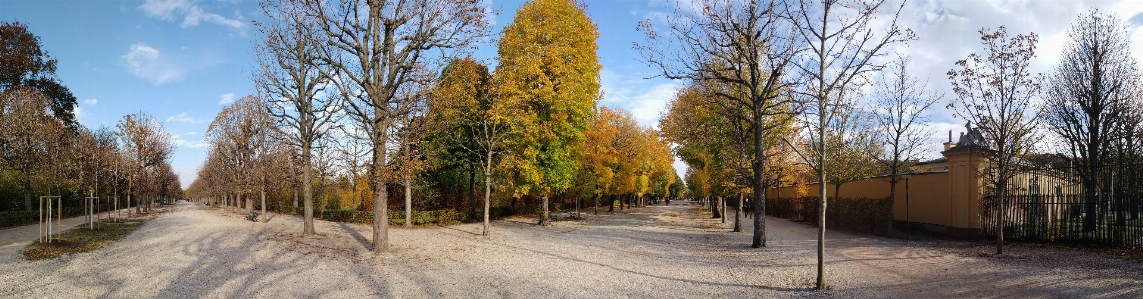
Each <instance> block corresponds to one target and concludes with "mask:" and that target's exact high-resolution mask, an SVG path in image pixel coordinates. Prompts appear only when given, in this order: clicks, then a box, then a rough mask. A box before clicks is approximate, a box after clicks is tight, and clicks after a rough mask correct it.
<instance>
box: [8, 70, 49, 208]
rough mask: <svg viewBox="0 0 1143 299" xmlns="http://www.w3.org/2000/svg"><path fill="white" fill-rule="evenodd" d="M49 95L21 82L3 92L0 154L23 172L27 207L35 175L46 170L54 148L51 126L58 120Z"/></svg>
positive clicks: (30, 200) (26, 206)
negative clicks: (53, 115)
mask: <svg viewBox="0 0 1143 299" xmlns="http://www.w3.org/2000/svg"><path fill="white" fill-rule="evenodd" d="M48 102H49V99H48V98H47V97H46V96H44V95H43V94H41V93H40V92H38V91H36V90H34V89H31V88H27V87H22V86H17V87H14V88H8V89H5V90H4V91H3V93H0V148H2V149H3V150H2V151H0V158H2V159H3V161H4V164H5V165H6V166H7V167H8V168H10V169H14V170H16V171H18V172H20V179H19V181H20V183H21V185H22V187H23V189H24V190H23V191H24V209H25V211H31V210H32V209H33V205H32V177H33V175H35V174H38V173H40V172H42V171H46V170H47V167H45V165H44V164H45V163H51V162H52V161H50V160H47V155H48V151H50V150H57V151H58V150H61V149H51V148H50V147H51V143H52V141H51V139H52V138H55V137H56V136H52V135H51V133H52V132H55V131H56V130H53V129H51V128H50V127H51V126H52V125H53V124H54V123H55V121H54V120H53V119H52V118H51V116H50V115H48V114H47V111H48V109H47V107H48V105H49V104H48Z"/></svg>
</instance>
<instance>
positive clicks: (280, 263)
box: [0, 202, 1143, 298]
mask: <svg viewBox="0 0 1143 299" xmlns="http://www.w3.org/2000/svg"><path fill="white" fill-rule="evenodd" d="M676 203H677V204H676V205H672V206H670V207H662V206H656V207H647V208H638V209H633V210H628V212H627V213H623V214H616V215H600V216H594V217H590V218H589V220H586V221H574V222H557V223H556V225H554V226H550V227H538V226H534V225H531V224H530V223H528V222H530V221H531V220H530V219H529V220H525V219H520V220H514V219H509V220H505V221H497V222H494V227H493V229H494V231H493V236H491V237H481V236H479V235H478V234H479V232H480V225H478V224H465V225H456V226H448V227H428V228H418V229H399V228H395V229H392V230H391V231H390V241H391V242H392V243H391V244H392V246H391V247H392V251H391V252H389V253H386V254H383V255H380V256H374V255H373V254H372V253H370V252H368V251H367V250H366V249H367V247H368V241H367V240H366V237H365V236H369V235H371V234H370V228H369V227H367V226H362V225H353V224H342V223H331V222H324V221H318V222H317V230H318V232H319V233H322V235H320V236H317V237H307V238H301V237H299V236H298V232H300V231H301V221H300V219H299V218H297V217H292V216H283V215H272V218H271V219H270V221H269V223H253V222H249V221H245V220H243V219H242V215H240V214H238V213H234V212H230V211H225V210H219V209H205V208H202V207H201V206H198V205H192V204H180V205H176V207H175V208H174V211H172V212H170V213H166V214H163V215H162V216H160V217H159V218H158V219H155V220H152V221H150V222H148V223H147V225H145V226H144V227H142V228H140V229H139V230H138V231H136V232H135V233H134V234H132V235H131V236H128V237H127V238H125V239H124V240H122V241H120V242H119V243H117V244H115V245H112V246H110V247H107V248H104V249H101V250H97V251H93V252H88V253H81V254H76V255H73V256H67V257H63V258H60V259H56V260H47V261H35V262H29V261H25V260H23V258H22V256H20V254H19V250H20V249H22V246H11V245H10V246H2V247H0V269H3V270H2V271H0V297H2V298H150V297H159V298H317V297H321V298H354V297H356V298H372V297H392V298H540V297H555V298H577V297H587V298H695V297H702V298H706V297H710V298H775V297H777V298H790V297H795V298H800V297H814V298H816V297H835V298H947V297H1040V298H1060V297H1063V298H1084V297H1090V298H1115V297H1122V298H1137V297H1141V296H1143V277H1141V275H1143V274H1140V273H1143V271H1141V270H1143V265H1141V264H1140V263H1139V262H1135V261H1129V260H1123V259H1119V258H1115V257H1111V256H1107V255H1102V254H1093V253H1086V252H1080V251H1072V250H1060V249H1042V248H1029V247H1020V246H1011V247H1009V248H1008V249H1007V251H1008V252H1009V253H1006V254H1005V255H1004V256H1001V257H993V256H991V255H989V254H988V253H989V252H990V251H991V248H990V247H989V246H987V245H985V244H977V243H968V242H949V241H923V242H904V241H900V240H889V239H882V238H869V237H859V236H853V235H848V234H844V233H838V232H829V234H828V235H827V237H828V238H829V239H830V241H829V242H828V243H827V245H828V247H827V254H828V255H827V265H826V267H827V268H826V269H827V271H828V273H829V275H828V276H827V280H828V281H829V283H830V286H831V289H830V290H828V291H822V292H818V291H813V290H811V289H810V288H811V287H812V282H813V279H814V261H815V252H816V251H815V245H816V241H815V240H816V239H815V232H816V230H815V229H814V228H812V227H809V226H805V225H803V224H799V223H793V222H789V221H786V220H781V219H773V218H771V219H768V220H767V229H768V232H769V235H768V237H769V240H770V241H769V244H768V245H769V247H767V248H763V249H753V248H749V246H748V245H749V238H750V233H748V232H742V233H732V232H729V228H730V223H727V224H721V223H719V222H718V220H716V219H708V217H709V214H705V215H704V213H702V212H699V211H698V209H697V208H696V207H695V206H692V205H689V203H687V202H676Z"/></svg>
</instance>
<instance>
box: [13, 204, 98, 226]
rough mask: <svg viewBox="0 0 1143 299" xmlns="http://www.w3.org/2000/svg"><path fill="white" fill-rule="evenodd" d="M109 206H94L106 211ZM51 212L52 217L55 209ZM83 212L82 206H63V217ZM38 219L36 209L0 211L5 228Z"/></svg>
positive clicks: (38, 215)
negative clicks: (29, 210) (28, 210)
mask: <svg viewBox="0 0 1143 299" xmlns="http://www.w3.org/2000/svg"><path fill="white" fill-rule="evenodd" d="M110 208H111V206H109V205H100V206H98V207H96V211H104V212H106V211H107V210H108V209H110ZM46 212H47V211H46V210H45V213H46ZM52 214H53V215H52V217H53V219H54V217H55V216H56V215H58V214H57V212H56V211H55V209H52ZM83 214H84V208H83V207H64V208H63V217H64V218H68V217H75V216H80V215H83ZM39 221H40V211H38V210H37V211H31V212H27V211H8V212H0V228H6V227H12V226H21V225H26V224H32V223H36V222H39Z"/></svg>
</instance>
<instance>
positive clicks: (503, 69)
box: [495, 0, 602, 225]
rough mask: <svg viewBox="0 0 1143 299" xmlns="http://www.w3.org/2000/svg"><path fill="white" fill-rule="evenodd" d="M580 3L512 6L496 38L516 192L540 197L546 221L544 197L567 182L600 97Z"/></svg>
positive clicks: (591, 31)
mask: <svg viewBox="0 0 1143 299" xmlns="http://www.w3.org/2000/svg"><path fill="white" fill-rule="evenodd" d="M586 8H587V6H586V5H585V4H583V3H582V2H579V1H575V0H533V1H530V2H528V3H525V4H524V6H523V7H521V8H520V10H518V11H517V12H516V17H515V19H514V20H513V21H512V24H510V25H508V26H507V27H505V28H504V33H503V36H502V37H501V39H500V51H499V54H500V67H499V68H498V69H497V70H496V75H495V77H496V78H497V82H498V83H499V88H500V91H499V92H498V94H499V96H502V97H503V100H504V101H505V104H506V105H507V106H508V107H514V108H515V109H513V110H511V111H508V114H509V115H510V116H511V118H510V119H511V120H512V121H513V123H512V126H513V128H512V133H511V137H510V138H508V140H507V141H508V142H507V143H508V145H509V148H510V149H511V150H512V154H513V155H512V158H511V165H512V166H513V168H514V174H515V176H516V177H515V180H516V182H517V183H516V194H517V195H522V194H537V195H539V196H541V197H542V198H543V207H542V209H543V210H542V213H541V215H540V224H542V225H547V224H548V196H549V195H550V194H553V193H559V192H563V191H564V190H566V189H567V188H568V187H570V186H571V184H572V181H573V180H574V177H575V173H576V171H577V169H578V168H579V167H578V166H579V165H578V164H579V163H577V162H578V161H577V159H576V155H575V151H576V150H577V149H578V148H579V143H581V142H583V140H584V133H585V132H586V131H587V126H588V120H589V119H590V117H591V114H592V112H593V108H594V107H595V103H596V99H597V98H598V97H599V71H600V69H601V68H602V67H601V66H600V65H599V57H598V56H597V55H596V50H597V49H598V46H597V45H596V43H595V40H596V39H597V38H599V32H598V30H597V29H596V26H595V23H594V22H592V21H591V19H590V18H588V16H587V14H586V13H585V12H584V10H585V9H586Z"/></svg>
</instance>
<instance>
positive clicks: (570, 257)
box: [495, 244, 813, 292]
mask: <svg viewBox="0 0 1143 299" xmlns="http://www.w3.org/2000/svg"><path fill="white" fill-rule="evenodd" d="M495 245H497V246H500V247H505V248H511V249H515V250H521V251H527V252H532V253H535V254H539V255H543V256H548V257H552V258H557V259H562V260H566V261H571V262H576V263H580V264H585V265H591V266H597V267H603V268H608V269H612V270H616V271H620V272H625V273H630V274H635V275H639V276H644V277H649V278H656V279H663V280H670V281H675V282H683V283H690V284H702V285H710V286H719V287H741V288H757V289H766V290H772V291H780V292H807V291H813V288H808V287H807V288H785V287H772V286H763V285H747V284H734V283H724V282H717V281H701V280H694V279H687V278H680V277H669V276H664V275H657V274H651V273H644V272H640V271H635V270H629V269H624V268H619V267H615V266H612V265H608V264H604V263H599V262H593V261H588V260H584V259H580V258H576V257H572V256H564V255H560V254H556V253H551V252H546V251H540V250H536V249H530V248H524V247H520V246H514V245H508V244H495Z"/></svg>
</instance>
